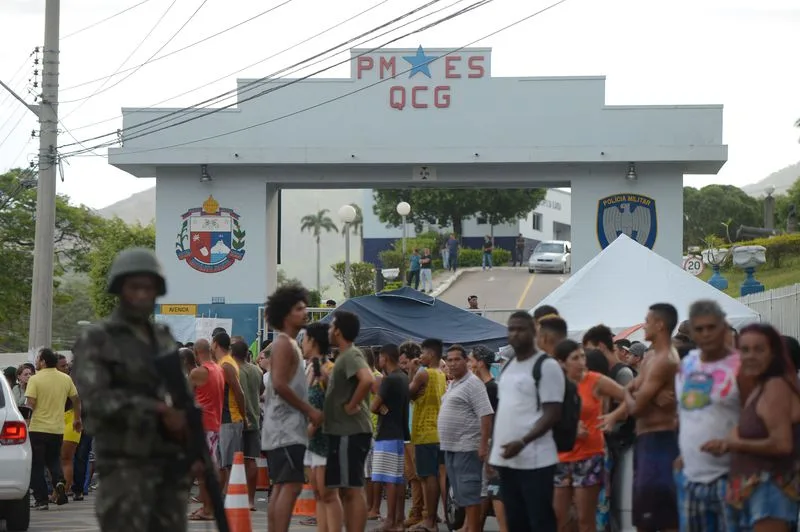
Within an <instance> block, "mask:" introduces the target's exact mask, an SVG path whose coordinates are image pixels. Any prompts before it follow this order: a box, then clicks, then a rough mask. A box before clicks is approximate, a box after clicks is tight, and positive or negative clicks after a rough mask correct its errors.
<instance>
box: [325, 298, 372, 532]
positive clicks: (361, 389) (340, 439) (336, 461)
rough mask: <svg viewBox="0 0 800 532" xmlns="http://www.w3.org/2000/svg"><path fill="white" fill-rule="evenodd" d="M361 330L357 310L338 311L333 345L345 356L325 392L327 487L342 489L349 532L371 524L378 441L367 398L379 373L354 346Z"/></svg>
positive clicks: (330, 526) (338, 361) (337, 526)
mask: <svg viewBox="0 0 800 532" xmlns="http://www.w3.org/2000/svg"><path fill="white" fill-rule="evenodd" d="M359 328H360V324H359V321H358V317H357V316H356V315H355V314H353V313H352V312H346V311H342V310H337V311H336V312H334V313H333V320H332V321H331V323H330V328H329V329H328V333H329V336H330V340H331V346H334V347H337V348H338V349H339V356H337V357H336V362H335V363H334V366H333V370H332V372H331V376H330V379H329V382H328V390H327V393H326V395H325V407H324V414H325V425H324V428H323V430H324V432H325V434H327V435H328V461H327V464H328V465H327V467H326V469H325V486H326V487H328V488H340V489H339V492H340V493H341V497H342V503H343V506H344V515H345V516H347V520H346V522H345V523H344V524H345V527H346V529H347V531H348V532H362V531H363V530H365V529H366V526H367V500H366V498H365V495H364V462H365V460H366V458H367V454H368V453H369V450H370V447H371V445H372V421H371V420H370V415H369V405H368V404H367V402H366V399H367V395H368V394H369V392H370V389H371V388H372V384H373V382H374V381H375V377H374V376H373V375H372V372H371V371H370V369H369V365H368V364H367V361H366V360H365V359H364V354H363V353H362V352H361V350H360V349H359V348H357V347H355V346H354V345H353V342H354V341H355V339H356V337H357V336H358V332H359ZM331 492H332V493H335V492H336V490H335V489H331ZM326 502H327V501H326ZM331 521H334V520H332V519H331V516H330V515H329V516H328V529H329V530H341V525H342V523H341V520H339V522H338V523H337V522H331Z"/></svg>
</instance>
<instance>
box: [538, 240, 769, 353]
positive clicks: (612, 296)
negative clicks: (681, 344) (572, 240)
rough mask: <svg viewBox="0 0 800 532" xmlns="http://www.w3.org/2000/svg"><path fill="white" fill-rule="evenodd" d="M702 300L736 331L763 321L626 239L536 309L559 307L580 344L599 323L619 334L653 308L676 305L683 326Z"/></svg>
mask: <svg viewBox="0 0 800 532" xmlns="http://www.w3.org/2000/svg"><path fill="white" fill-rule="evenodd" d="M698 299H712V300H714V301H716V302H718V303H719V304H720V306H721V307H722V309H723V310H724V311H725V313H726V314H727V315H728V318H727V319H728V322H729V323H730V324H731V325H733V326H734V327H736V328H740V327H743V326H744V325H746V324H748V323H752V322H754V321H761V317H760V315H759V314H758V313H757V312H755V311H753V310H751V309H750V308H749V307H747V306H746V305H744V304H743V303H740V302H739V301H737V300H735V299H733V298H732V297H730V296H728V295H727V294H725V293H724V292H722V291H720V290H718V289H716V288H714V287H713V286H711V285H710V284H708V283H706V282H704V281H701V280H700V279H698V278H696V277H694V276H693V275H691V274H690V273H688V272H685V271H684V270H683V269H682V268H680V267H679V266H676V265H675V264H673V263H671V262H670V261H668V260H667V259H665V258H664V257H662V256H660V255H659V254H657V253H655V252H653V251H651V250H650V249H648V248H646V247H644V246H642V245H641V244H639V243H638V242H636V241H634V240H631V239H630V238H628V237H627V236H626V235H624V234H623V235H620V236H619V237H617V239H616V240H615V241H614V242H612V243H611V245H609V246H608V247H607V248H606V249H604V250H603V251H602V252H601V253H600V254H599V255H597V256H596V257H595V258H594V259H592V260H591V261H590V262H589V263H588V264H586V266H584V267H583V268H581V269H580V270H578V271H577V272H575V273H574V274H573V275H572V276H571V277H570V278H569V280H567V282H565V283H564V284H562V285H561V286H560V287H558V288H557V289H556V290H555V291H553V292H552V293H551V294H550V295H549V296H547V297H546V298H545V299H544V300H542V301H541V302H540V303H539V304H538V305H537V306H541V305H552V306H554V307H555V308H556V309H558V312H559V314H560V315H561V316H562V317H563V318H564V319H565V320H566V321H567V324H568V325H569V336H570V337H572V338H580V337H581V336H582V335H583V333H584V332H585V331H586V330H587V329H589V328H590V327H593V326H594V325H597V324H600V323H603V324H605V325H607V326H608V327H610V328H611V330H612V331H614V333H615V334H616V333H619V332H622V331H624V330H625V329H628V328H629V327H633V326H635V325H638V324H640V323H643V322H644V318H645V315H646V314H647V309H648V307H649V306H650V305H652V304H654V303H671V304H672V305H674V306H675V308H677V309H678V316H679V319H680V320H681V321H682V320H685V319H687V317H688V312H689V305H691V304H692V303H693V302H694V301H697V300H698ZM531 312H533V309H531Z"/></svg>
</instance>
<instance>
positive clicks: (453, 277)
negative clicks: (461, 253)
mask: <svg viewBox="0 0 800 532" xmlns="http://www.w3.org/2000/svg"><path fill="white" fill-rule="evenodd" d="M522 269H524V268H523V267H514V266H497V267H494V268H492V270H499V271H519V270H522ZM482 270H483V268H481V267H480V266H472V267H469V268H461V269H459V270H456V273H454V274H453V275H451V276H450V277H448V278H447V279H445V280H444V281H443V282H442V284H440V285H439V286H437V287H436V289H435V290H434V291H433V292H431V293H430V294H429V295H430V296H431V297H439V296H441V295H442V294H443V293H445V292H446V291H447V290H448V289H449V288H450V287H451V286H453V283H455V282H456V281H457V280H458V278H459V277H461V276H462V275H463V274H464V273H472V272H479V271H482Z"/></svg>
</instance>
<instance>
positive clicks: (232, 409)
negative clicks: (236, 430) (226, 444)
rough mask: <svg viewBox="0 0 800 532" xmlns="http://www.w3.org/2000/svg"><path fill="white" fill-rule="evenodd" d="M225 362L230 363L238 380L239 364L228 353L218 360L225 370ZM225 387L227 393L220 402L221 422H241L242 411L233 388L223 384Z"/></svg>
mask: <svg viewBox="0 0 800 532" xmlns="http://www.w3.org/2000/svg"><path fill="white" fill-rule="evenodd" d="M225 364H230V365H231V366H232V367H233V369H234V370H235V371H236V380H237V381H238V380H239V364H238V362H236V360H235V359H234V358H233V356H231V355H230V354H228V355H225V356H224V357H222V358H221V359H220V361H219V366H220V367H221V368H222V371H223V372H224V371H225V367H224V366H225ZM225 389H227V390H228V394H227V395H226V396H225V398H224V401H223V404H222V422H223V423H241V422H242V419H243V418H242V413H241V412H240V411H239V405H238V404H237V403H236V396H234V395H233V390H231V389H230V387H229V386H228V385H227V384H225ZM227 413H230V421H228V419H227V418H228V416H227V415H226V414H227Z"/></svg>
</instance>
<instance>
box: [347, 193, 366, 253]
mask: <svg viewBox="0 0 800 532" xmlns="http://www.w3.org/2000/svg"><path fill="white" fill-rule="evenodd" d="M350 206H351V207H353V208H354V209H355V210H356V218H355V220H353V221H352V222H350V230H351V231H352V233H353V234H354V235H356V236H357V237H358V239H359V244H360V245H361V248H360V249H361V253H360V256H359V260H360V261H361V262H364V211H362V210H361V207H359V206H358V205H356V204H355V203H351V204H350ZM342 236H345V232H344V228H342Z"/></svg>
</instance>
